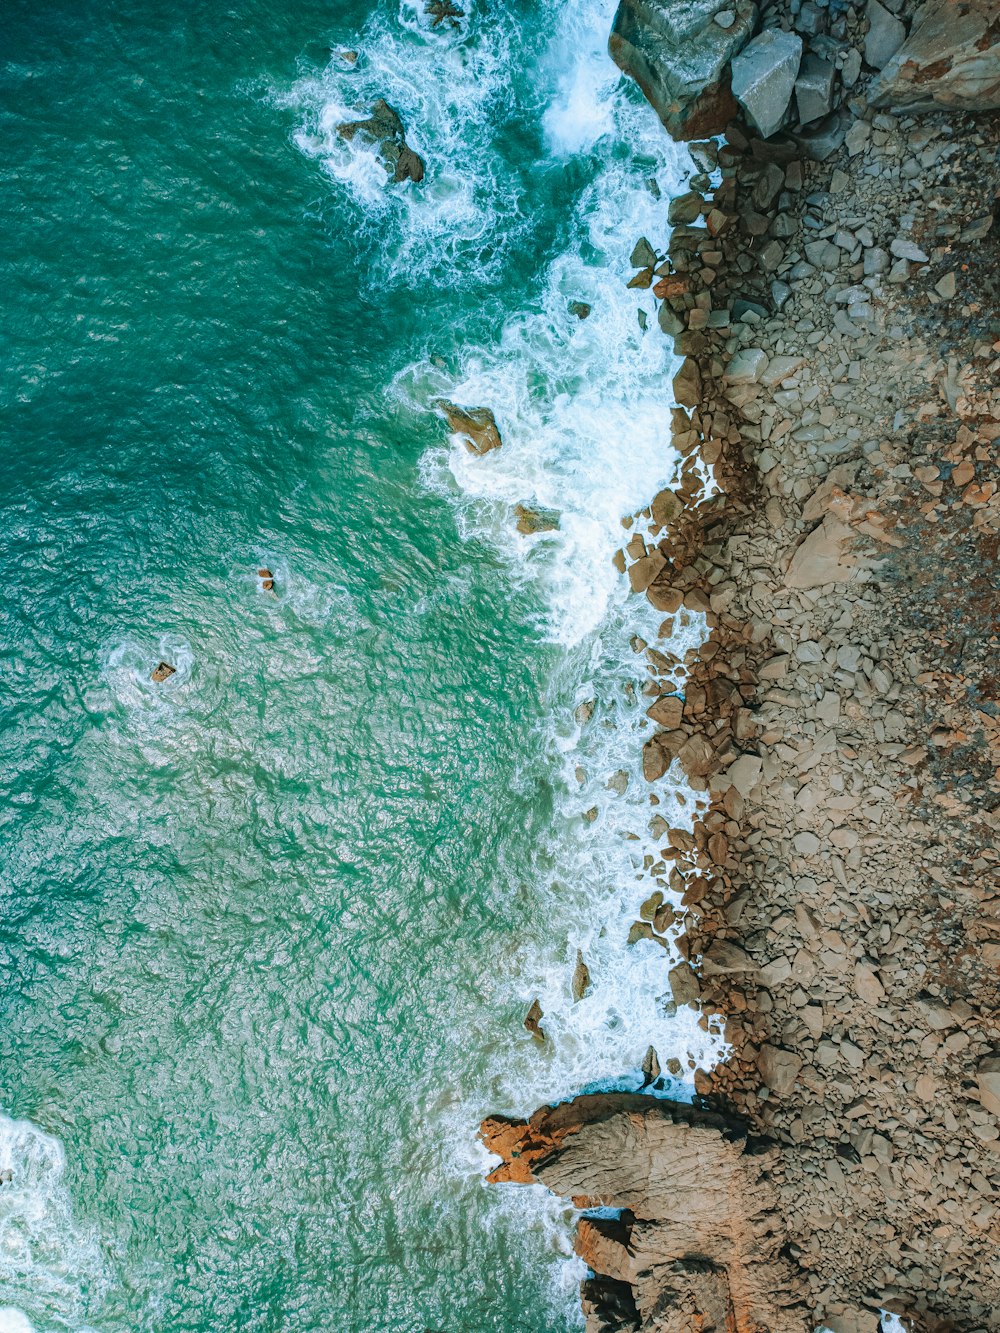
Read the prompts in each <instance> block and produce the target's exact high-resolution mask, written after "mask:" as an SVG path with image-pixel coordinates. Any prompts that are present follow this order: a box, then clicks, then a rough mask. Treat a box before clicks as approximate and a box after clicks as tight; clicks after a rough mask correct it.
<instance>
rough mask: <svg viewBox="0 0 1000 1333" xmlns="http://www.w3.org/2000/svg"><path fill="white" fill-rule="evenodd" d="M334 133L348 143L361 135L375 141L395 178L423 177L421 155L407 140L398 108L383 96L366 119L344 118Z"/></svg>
mask: <svg viewBox="0 0 1000 1333" xmlns="http://www.w3.org/2000/svg"><path fill="white" fill-rule="evenodd" d="M337 133H338V134H339V135H340V137H341V138H342V139H346V140H347V142H348V143H350V142H351V141H352V140H353V139H354V138H356V137H357V136H359V135H360V136H361V138H362V139H363V140H365V141H366V142H367V143H371V144H374V145H375V148H376V150H377V152H378V155H379V157H380V158H381V159H382V162H383V164H384V165H385V169H386V171H387V172H388V174H389V175H390V176H391V177H392V179H393V181H394V182H397V183H398V182H399V181H405V180H411V181H414V182H415V183H416V182H419V181H422V180H423V178H424V171H425V169H426V164H425V163H424V159H423V158H422V157H421V156H420V154H419V153H416V152H414V151H413V149H412V148H411V147H410V146H409V144H408V143H407V142H406V129H405V126H404V125H403V122H402V119H401V118H400V115H399V112H398V111H396V109H395V108H394V107H391V106H390V105H389V103H388V102H387V101H386V100H385V99H384V98H382V97H379V98H377V99H376V100H375V102H374V103H373V104H372V113H371V115H370V116H369V117H368V118H367V119H366V120H351V121H345V123H344V124H342V125H338V126H337Z"/></svg>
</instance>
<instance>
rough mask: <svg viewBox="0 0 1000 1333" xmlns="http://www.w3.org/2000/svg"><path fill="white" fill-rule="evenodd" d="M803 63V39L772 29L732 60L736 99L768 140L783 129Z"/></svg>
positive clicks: (758, 37)
mask: <svg viewBox="0 0 1000 1333" xmlns="http://www.w3.org/2000/svg"><path fill="white" fill-rule="evenodd" d="M801 60H802V38H801V37H799V36H797V34H796V33H794V32H782V31H781V29H780V28H769V29H768V30H767V31H766V32H762V33H760V35H759V36H757V37H755V38H754V39H753V41H752V42H749V43H748V44H747V45H746V46H745V47H744V48H743V50H742V51H741V52H740V54H739V55H738V56H736V57H735V59H734V60H733V67H732V80H733V82H732V87H733V96H734V97H735V98H736V100H737V101H738V102H739V104H740V106H741V107H742V108H743V110H744V111H745V112H746V114H747V118H748V119H749V121H750V123H751V124H752V125H753V126H754V127H755V128H756V129H757V131H758V133H759V134H760V135H761V137H762V138H764V139H766V138H768V137H769V136H770V135H772V134H774V133H775V132H776V131H777V130H780V129H781V126H782V125H783V124H784V120H785V112H786V111H787V110H788V104H789V102H790V101H791V100H792V92H793V90H794V88H795V80H796V78H797V77H798V73H799V64H800V62H801Z"/></svg>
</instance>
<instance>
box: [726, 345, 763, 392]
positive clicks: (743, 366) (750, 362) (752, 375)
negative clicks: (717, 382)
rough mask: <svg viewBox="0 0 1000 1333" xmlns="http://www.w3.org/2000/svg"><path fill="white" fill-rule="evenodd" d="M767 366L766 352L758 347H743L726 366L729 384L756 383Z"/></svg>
mask: <svg viewBox="0 0 1000 1333" xmlns="http://www.w3.org/2000/svg"><path fill="white" fill-rule="evenodd" d="M766 368H767V353H766V352H762V351H761V350H760V348H759V347H745V348H744V349H743V350H742V351H740V352H737V353H736V355H735V356H734V357H733V359H732V360H731V361H730V363H729V365H728V366H727V367H726V380H727V381H728V383H730V384H756V383H757V381H758V380H759V379H760V377H761V376H762V375H763V373H764V371H765V370H766Z"/></svg>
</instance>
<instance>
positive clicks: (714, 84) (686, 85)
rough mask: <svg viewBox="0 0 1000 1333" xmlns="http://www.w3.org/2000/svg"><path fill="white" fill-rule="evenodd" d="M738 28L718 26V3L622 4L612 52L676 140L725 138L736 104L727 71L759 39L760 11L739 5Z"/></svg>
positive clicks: (656, 0)
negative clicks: (756, 28)
mask: <svg viewBox="0 0 1000 1333" xmlns="http://www.w3.org/2000/svg"><path fill="white" fill-rule="evenodd" d="M732 8H733V11H734V19H733V23H732V24H731V26H730V27H728V28H721V27H720V26H719V25H718V24H717V23H716V22H715V21H714V20H715V14H716V11H717V9H718V0H621V2H620V4H619V6H618V12H617V13H616V14H615V18H614V23H613V24H612V27H611V36H610V38H609V41H608V50H609V51H610V53H611V58H612V60H614V62H615V64H616V65H618V67H619V68H620V69H621V70H623V71H624V72H625V73H626V74H627V75H628V76H629V78H632V79H635V81H636V83H637V84H638V85H639V87H640V88H641V89H642V91H643V94H644V95H645V97H646V100H647V101H648V102H649V103H650V105H651V106H652V107H653V109H654V110H655V111H656V114H657V115H658V116H659V117H660V119H661V120H662V122H663V124H664V125H665V126H666V128H667V130H668V131H669V133H670V134H671V135H672V136H673V137H674V138H675V139H699V138H703V137H705V136H706V135H710V134H718V133H719V132H720V131H721V130H722V129H723V128H724V127H725V126H726V125H727V124H728V123H729V121H730V120H731V119H732V118H733V116H734V115H735V112H736V105H735V103H734V101H733V98H732V94H731V93H730V90H729V81H728V78H727V75H726V66H727V65H728V63H729V61H730V60H731V59H732V57H733V56H734V55H735V54H736V52H737V51H739V50H740V49H741V48H742V47H743V45H744V43H745V42H746V41H747V40H748V38H749V37H750V34H751V33H752V32H753V29H754V24H755V23H756V21H757V7H756V5H754V4H752V3H751V2H750V0H740V3H739V4H736V5H734V6H733V7H732Z"/></svg>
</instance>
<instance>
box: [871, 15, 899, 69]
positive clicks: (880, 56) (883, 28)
mask: <svg viewBox="0 0 1000 1333" xmlns="http://www.w3.org/2000/svg"><path fill="white" fill-rule="evenodd" d="M865 14H866V16H867V19H868V32H867V34H866V36H865V60H866V61H867V63H868V64H869V65H871V67H872V68H873V69H884V67H885V66H886V65H887V64H888V63H889V61H890V60H891V59H892V57H893V56H894V55H895V54H896V52H897V51H898V50H899V48H900V47H901V46H902V45H903V42H904V40H905V38H906V24H905V23H901V22H900V20H899V19H898V18H897V17H896V15H895V14H890V13H889V11H888V10H887V9H886V8H885V7H884V6H883V5H880V4H879V2H878V0H868V4H867V6H866V7H865Z"/></svg>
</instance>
